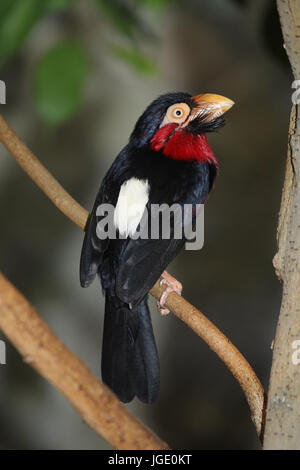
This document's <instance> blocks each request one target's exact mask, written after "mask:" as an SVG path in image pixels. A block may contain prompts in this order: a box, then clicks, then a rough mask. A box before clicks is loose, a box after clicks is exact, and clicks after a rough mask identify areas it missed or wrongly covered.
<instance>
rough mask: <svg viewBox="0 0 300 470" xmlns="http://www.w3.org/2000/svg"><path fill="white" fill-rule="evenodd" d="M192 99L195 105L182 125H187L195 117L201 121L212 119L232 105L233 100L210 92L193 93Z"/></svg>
mask: <svg viewBox="0 0 300 470" xmlns="http://www.w3.org/2000/svg"><path fill="white" fill-rule="evenodd" d="M192 100H193V101H194V102H195V104H196V107H195V108H194V109H192V111H191V114H190V116H189V118H188V119H187V121H186V122H185V123H184V126H187V125H188V123H189V122H190V121H192V120H193V119H195V118H197V117H200V118H201V120H202V121H203V122H209V121H213V120H214V119H216V118H218V117H220V116H222V114H224V113H226V111H228V110H229V109H230V108H231V107H232V106H233V105H234V101H232V100H230V99H229V98H226V97H225V96H221V95H215V94H211V93H204V94H201V95H195V96H193V97H192Z"/></svg>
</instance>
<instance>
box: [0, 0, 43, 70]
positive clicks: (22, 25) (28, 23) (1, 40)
mask: <svg viewBox="0 0 300 470" xmlns="http://www.w3.org/2000/svg"><path fill="white" fill-rule="evenodd" d="M2 2H4V3H2ZM44 9H45V4H43V2H41V1H40V0H14V1H11V2H10V5H8V2H7V1H6V0H1V7H0V12H2V15H1V17H0V63H3V62H4V61H5V60H7V58H8V57H10V56H11V55H12V54H13V53H14V52H15V51H16V50H17V49H18V48H19V46H20V45H21V44H22V42H23V41H24V39H25V38H26V36H27V35H28V33H29V32H30V30H31V28H32V27H33V25H34V24H35V23H36V21H37V20H38V18H40V16H41V14H42V13H43V12H44Z"/></svg>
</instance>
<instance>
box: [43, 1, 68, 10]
mask: <svg viewBox="0 0 300 470" xmlns="http://www.w3.org/2000/svg"><path fill="white" fill-rule="evenodd" d="M44 1H45V0H44ZM73 2H74V0H46V2H45V3H46V4H47V9H48V10H62V9H63V8H66V7H68V6H69V5H70V4H71V3H73Z"/></svg>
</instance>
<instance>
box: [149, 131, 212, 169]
mask: <svg viewBox="0 0 300 470" xmlns="http://www.w3.org/2000/svg"><path fill="white" fill-rule="evenodd" d="M176 127H177V124H167V125H165V126H163V127H161V128H160V129H159V130H158V131H157V132H156V134H155V135H154V136H153V138H152V140H151V148H152V149H153V150H155V151H158V150H162V152H163V154H164V155H165V156H166V157H169V158H173V159H174V160H185V161H192V160H196V161H197V162H199V163H201V162H209V161H211V162H214V163H215V164H216V165H217V164H218V162H217V160H216V159H215V157H214V154H213V151H212V149H211V148H210V146H209V144H208V142H207V138H206V135H205V134H199V135H196V134H192V133H191V132H188V131H186V130H185V129H178V130H175V129H176ZM172 134H173V135H172Z"/></svg>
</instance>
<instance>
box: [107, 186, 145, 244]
mask: <svg viewBox="0 0 300 470" xmlns="http://www.w3.org/2000/svg"><path fill="white" fill-rule="evenodd" d="M149 189H150V188H149V184H148V181H147V180H139V179H137V178H131V179H130V180H127V181H125V183H123V184H122V186H121V189H120V192H119V197H118V202H117V205H116V208H115V212H114V224H115V227H116V228H117V229H118V230H119V232H120V234H121V235H125V236H126V237H128V236H130V235H133V234H134V233H135V231H136V229H137V226H138V225H139V223H140V221H141V218H142V216H143V213H144V210H145V207H146V204H147V202H148V199H149Z"/></svg>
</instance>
